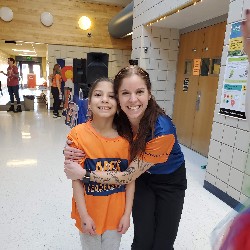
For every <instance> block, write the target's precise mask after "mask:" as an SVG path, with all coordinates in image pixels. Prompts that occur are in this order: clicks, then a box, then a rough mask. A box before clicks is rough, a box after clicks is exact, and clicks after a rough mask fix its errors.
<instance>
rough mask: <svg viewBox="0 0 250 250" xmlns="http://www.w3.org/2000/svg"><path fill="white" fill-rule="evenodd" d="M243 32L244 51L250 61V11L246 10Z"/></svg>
mask: <svg viewBox="0 0 250 250" xmlns="http://www.w3.org/2000/svg"><path fill="white" fill-rule="evenodd" d="M241 31H242V35H243V44H244V51H245V53H246V54H247V55H248V60H250V10H249V9H247V10H246V20H245V21H242V24H241Z"/></svg>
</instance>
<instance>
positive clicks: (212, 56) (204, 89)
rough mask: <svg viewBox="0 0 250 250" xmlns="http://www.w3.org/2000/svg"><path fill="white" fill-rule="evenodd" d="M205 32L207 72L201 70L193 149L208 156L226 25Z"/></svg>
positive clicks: (204, 54)
mask: <svg viewBox="0 0 250 250" xmlns="http://www.w3.org/2000/svg"><path fill="white" fill-rule="evenodd" d="M203 30H204V43H203V48H202V51H201V57H202V61H201V64H202V65H203V64H204V65H205V66H202V65H201V69H203V68H205V70H201V72H200V76H199V83H198V91H197V94H196V105H195V106H196V109H195V116H194V127H193V133H192V143H191V149H193V150H195V151H197V152H199V153H200V154H202V155H204V156H207V155H208V151H209V144H210V137H211V131H212V124H213V117H214V109H215V103H216V95H217V89H218V81H219V71H218V70H217V69H216V67H215V66H216V65H217V66H218V65H219V64H220V58H221V56H222V50H223V43H224V37H225V30H226V24H225V23H220V24H217V25H213V26H210V27H207V28H205V29H203ZM206 69H207V72H206ZM204 71H205V72H204Z"/></svg>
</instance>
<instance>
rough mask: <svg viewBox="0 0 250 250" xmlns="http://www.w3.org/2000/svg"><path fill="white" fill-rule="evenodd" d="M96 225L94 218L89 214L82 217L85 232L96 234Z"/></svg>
mask: <svg viewBox="0 0 250 250" xmlns="http://www.w3.org/2000/svg"><path fill="white" fill-rule="evenodd" d="M95 230H96V226H95V222H94V221H93V219H92V218H91V217H90V216H89V215H87V216H84V218H83V219H82V231H83V233H84V234H89V235H96V231H95Z"/></svg>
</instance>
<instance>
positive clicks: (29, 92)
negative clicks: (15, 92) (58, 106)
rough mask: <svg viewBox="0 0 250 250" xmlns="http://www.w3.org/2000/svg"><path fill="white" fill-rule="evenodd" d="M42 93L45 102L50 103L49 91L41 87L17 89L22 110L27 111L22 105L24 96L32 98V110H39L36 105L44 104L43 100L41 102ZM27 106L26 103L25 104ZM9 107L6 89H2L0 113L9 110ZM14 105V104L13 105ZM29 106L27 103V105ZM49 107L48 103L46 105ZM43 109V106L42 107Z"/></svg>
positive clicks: (38, 106)
mask: <svg viewBox="0 0 250 250" xmlns="http://www.w3.org/2000/svg"><path fill="white" fill-rule="evenodd" d="M42 93H44V94H45V96H46V99H47V101H48V102H49V101H50V98H49V95H50V91H49V90H48V89H47V88H46V87H43V86H39V87H37V88H33V89H31V88H24V89H22V88H20V89H19V96H20V101H21V105H22V110H27V107H25V105H24V97H25V96H34V97H35V99H34V110H36V111H37V109H38V108H41V107H40V105H38V103H41V102H42V103H45V102H44V100H42V99H41V98H40V97H41V94H42ZM26 104H27V103H26ZM9 105H10V98H9V93H8V90H7V88H4V89H3V95H0V111H6V110H7V109H8V108H9ZM15 105H16V103H15ZM28 105H29V103H28ZM48 105H49V103H48ZM42 107H43V105H42Z"/></svg>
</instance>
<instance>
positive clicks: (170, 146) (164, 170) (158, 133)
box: [141, 115, 184, 174]
mask: <svg viewBox="0 0 250 250" xmlns="http://www.w3.org/2000/svg"><path fill="white" fill-rule="evenodd" d="M141 159H143V160H144V161H145V162H150V163H155V165H153V166H152V167H151V168H150V169H149V170H148V172H149V173H151V174H170V173H173V172H174V171H175V170H177V169H178V168H179V167H180V166H181V165H182V163H183V162H184V155H183V153H182V151H181V147H180V145H179V143H178V140H177V136H176V129H175V126H174V124H173V123H172V120H171V119H170V117H168V116H167V115H159V117H158V118H157V120H156V123H155V128H154V133H153V135H150V136H149V137H148V138H147V144H146V149H145V152H144V153H143V154H142V156H141Z"/></svg>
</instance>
